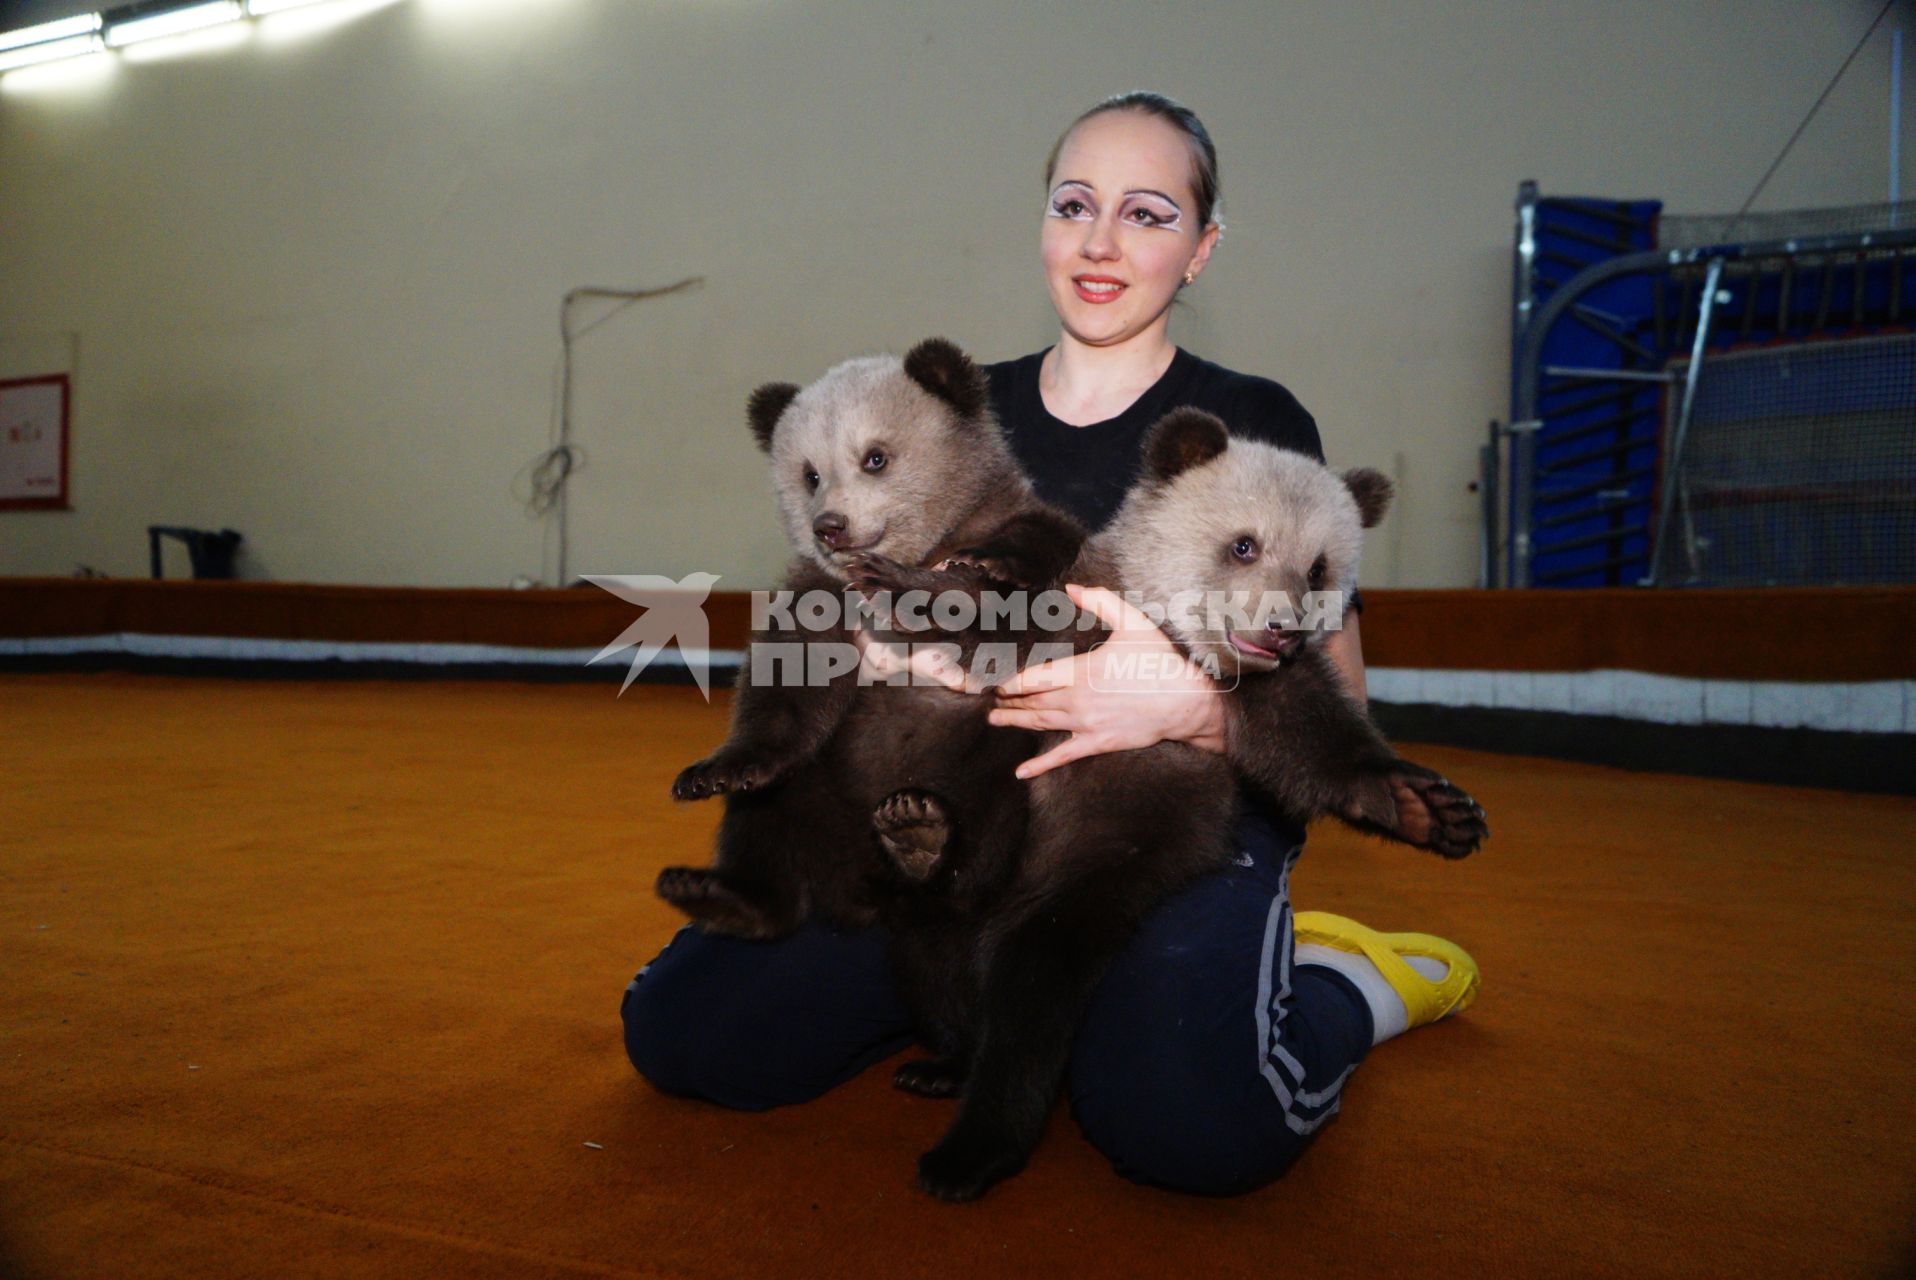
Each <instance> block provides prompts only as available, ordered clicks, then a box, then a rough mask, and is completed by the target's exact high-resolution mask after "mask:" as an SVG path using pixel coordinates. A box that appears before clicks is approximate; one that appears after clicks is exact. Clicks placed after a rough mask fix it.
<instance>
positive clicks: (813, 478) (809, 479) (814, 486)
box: [805, 467, 818, 493]
mask: <svg viewBox="0 0 1916 1280" xmlns="http://www.w3.org/2000/svg"><path fill="white" fill-rule="evenodd" d="M805 487H806V488H807V489H810V490H812V491H813V492H814V493H816V492H817V491H818V472H816V471H814V470H812V469H811V468H810V467H806V468H805Z"/></svg>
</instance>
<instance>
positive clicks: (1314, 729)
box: [858, 410, 1486, 1199]
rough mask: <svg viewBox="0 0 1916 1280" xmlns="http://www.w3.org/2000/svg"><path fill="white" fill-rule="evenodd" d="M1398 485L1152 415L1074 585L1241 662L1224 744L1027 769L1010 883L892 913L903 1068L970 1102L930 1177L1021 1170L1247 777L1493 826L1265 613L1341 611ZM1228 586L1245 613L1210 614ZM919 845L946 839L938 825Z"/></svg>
mask: <svg viewBox="0 0 1916 1280" xmlns="http://www.w3.org/2000/svg"><path fill="white" fill-rule="evenodd" d="M1389 498H1390V485H1389V482H1388V481H1387V480H1386V479H1385V478H1384V477H1383V476H1381V475H1379V474H1378V473H1376V472H1374V471H1365V470H1358V471H1353V472H1350V473H1347V474H1346V475H1344V476H1339V475H1337V474H1336V473H1335V472H1332V471H1331V470H1330V469H1329V468H1327V467H1325V466H1324V465H1323V464H1322V463H1320V462H1318V461H1316V460H1315V459H1312V458H1308V457H1305V456H1304V455H1302V454H1298V453H1293V452H1288V451H1285V450H1280V449H1277V448H1274V447H1272V446H1270V445H1267V444H1263V443H1260V442H1256V441H1248V440H1240V439H1232V438H1230V436H1229V435H1228V433H1227V431H1226V429H1225V427H1224V424H1223V423H1222V422H1220V421H1219V420H1218V419H1216V418H1214V417H1212V416H1211V415H1209V414H1205V413H1202V412H1198V411H1195V410H1179V411H1177V412H1174V413H1172V414H1170V415H1168V416H1167V417H1166V418H1165V419H1164V420H1162V421H1161V422H1159V423H1158V424H1157V425H1156V426H1155V427H1154V428H1153V429H1152V432H1151V434H1150V436H1149V437H1148V438H1147V441H1146V446H1145V457H1144V466H1143V470H1142V474H1141V477H1140V479H1139V480H1138V482H1137V483H1136V485H1135V486H1134V487H1133V489H1132V490H1131V492H1130V494H1129V495H1128V496H1127V498H1126V500H1125V503H1124V506H1123V507H1122V508H1121V509H1120V511H1119V512H1118V515H1117V516H1116V517H1115V518H1114V520H1113V521H1112V523H1111V524H1110V525H1109V526H1108V527H1107V528H1106V529H1105V530H1104V531H1103V532H1102V533H1100V534H1099V535H1098V536H1097V537H1095V538H1094V539H1092V540H1091V541H1090V542H1089V543H1088V544H1087V545H1086V547H1085V549H1084V552H1083V554H1082V556H1081V558H1080V560H1079V561H1078V562H1077V564H1076V565H1074V566H1073V567H1072V569H1071V570H1070V572H1069V573H1068V575H1067V577H1068V579H1069V580H1071V581H1074V582H1079V583H1083V584H1085V585H1089V586H1102V587H1108V588H1111V589H1113V590H1117V591H1121V592H1124V593H1126V594H1128V595H1130V596H1132V598H1133V599H1135V600H1137V601H1138V602H1139V603H1141V605H1142V606H1143V607H1145V608H1146V609H1147V610H1150V609H1152V608H1154V607H1155V608H1156V609H1158V610H1161V611H1162V616H1163V618H1164V621H1163V623H1162V626H1163V629H1164V631H1165V633H1166V635H1167V636H1169V638H1170V639H1171V640H1172V642H1173V643H1174V644H1175V645H1176V646H1177V647H1178V648H1179V649H1180V650H1181V651H1182V652H1183V653H1184V654H1185V655H1186V656H1187V657H1189V658H1191V659H1193V660H1196V661H1198V662H1199V663H1200V664H1201V665H1203V666H1204V667H1205V669H1206V670H1210V671H1214V672H1217V673H1219V674H1220V675H1223V676H1225V677H1226V678H1225V679H1224V680H1222V681H1221V682H1220V685H1221V688H1220V697H1221V699H1222V708H1223V713H1224V723H1225V726H1226V742H1227V749H1226V754H1225V755H1222V756H1220V755H1216V754H1213V753H1211V752H1208V751H1204V750H1201V749H1198V748H1196V747H1192V746H1189V745H1186V744H1184V743H1178V742H1162V743H1159V744H1157V745H1156V746H1153V747H1148V748H1145V749H1143V750H1136V751H1123V752H1116V753H1111V754H1106V755H1098V756H1092V757H1088V758H1085V759H1081V760H1077V761H1074V762H1072V763H1070V764H1067V765H1064V766H1063V767H1061V768H1058V769H1055V770H1053V771H1051V772H1049V773H1046V774H1043V775H1041V776H1040V777H1038V778H1036V779H1035V780H1033V781H1032V783H1031V784H1030V787H1029V791H1028V801H1027V810H1028V813H1027V830H1026V836H1025V841H1024V844H1023V845H1022V847H1021V849H1020V851H1019V853H1018V856H1017V859H1016V861H1015V864H1014V865H1013V867H1012V869H1011V872H1010V875H1009V877H1008V878H1007V879H1005V880H1004V881H1003V882H1002V883H1001V884H999V885H997V886H995V887H994V888H992V889H991V890H990V891H989V892H988V893H987V894H986V895H985V896H983V897H981V898H980V897H972V898H946V899H940V898H938V897H937V896H935V895H922V896H920V897H918V898H916V899H913V900H911V904H910V905H911V910H912V911H913V912H914V913H915V919H913V922H912V927H910V928H909V929H896V928H895V930H894V932H895V937H896V942H895V958H896V959H898V960H899V961H900V963H901V967H903V968H905V969H906V970H907V971H908V972H909V971H911V970H913V969H916V970H917V973H918V977H917V979H916V981H914V982H911V983H910V984H909V986H908V989H915V990H917V991H919V992H924V993H931V994H932V996H933V997H934V998H936V1003H934V1004H933V1005H931V1007H930V1008H929V1009H921V1010H920V1014H921V1017H923V1018H924V1020H925V1022H926V1025H927V1026H928V1028H929V1029H930V1031H931V1047H932V1048H933V1050H934V1051H935V1052H936V1053H937V1055H938V1056H937V1057H936V1058H935V1059H932V1060H930V1061H926V1062H918V1063H911V1064H907V1065H906V1066H905V1067H903V1068H901V1069H900V1070H899V1072H898V1075H897V1077H896V1080H897V1083H898V1084H899V1086H900V1087H902V1088H906V1089H910V1090H912V1091H914V1092H920V1093H927V1094H939V1095H946V1094H953V1093H962V1094H963V1095H964V1096H963V1101H962V1102H961V1103H960V1105H959V1110H958V1114H957V1116H956V1118H955V1120H954V1122H953V1124H952V1126H951V1128H950V1130H949V1131H948V1132H947V1133H946V1134H945V1136H944V1138H943V1139H942V1140H940V1142H939V1143H938V1144H937V1145H936V1146H935V1147H933V1148H932V1149H931V1150H930V1151H929V1152H927V1153H926V1154H925V1155H924V1157H923V1158H922V1159H921V1160H920V1162H919V1181H920V1183H921V1185H923V1186H924V1187H925V1188H926V1189H927V1190H929V1191H931V1192H933V1193H934V1194H936V1195H940V1196H943V1197H946V1198H950V1199H968V1198H970V1197H973V1196H976V1195H978V1194H980V1193H981V1192H982V1191H983V1190H984V1189H985V1188H986V1187H988V1186H990V1185H991V1184H992V1183H993V1182H995V1181H997V1180H998V1179H1000V1178H1003V1177H1005V1176H1007V1175H1009V1174H1011V1173H1014V1172H1016V1171H1017V1170H1018V1169H1019V1168H1020V1167H1022V1166H1023V1164H1024V1163H1025V1160H1026V1159H1027V1158H1028V1156H1029V1155H1030V1152H1031V1151H1032V1149H1033V1148H1034V1147H1035V1146H1036V1144H1037V1142H1038V1139H1039V1137H1040V1135H1041V1134H1042V1132H1043V1129H1044V1125H1045V1121H1046V1117H1047V1115H1048V1114H1049V1112H1050V1109H1051V1107H1052V1105H1053V1103H1054V1102H1055V1100H1056V1098H1057V1094H1058V1091H1059V1089H1060V1087H1061V1085H1062V1082H1063V1077H1064V1070H1065V1065H1066V1062H1067V1059H1068V1057H1069V1053H1070V1045H1071V1041H1072V1038H1073V1036H1074V1035H1075V1033H1076V1030H1077V1027H1078V1024H1079V1022H1080V1020H1081V1019H1082V1017H1083V1013H1084V1010H1085V1008H1086V1006H1087V1004H1088V1002H1089V1000H1090V997H1091V993H1092V991H1093V989H1094V987H1095V986H1096V985H1097V982H1098V980H1099V978H1100V977H1102V975H1103V974H1104V972H1105V969H1106V968H1107V966H1108V964H1109V961H1110V960H1111V958H1112V957H1113V956H1114V955H1115V954H1116V953H1117V951H1118V949H1119V948H1121V947H1122V946H1123V945H1124V943H1125V942H1126V940H1128V939H1129V938H1130V936H1131V935H1132V934H1133V933H1134V932H1135V931H1136V928H1137V926H1138V924H1139V923H1140V922H1141V921H1142V920H1143V918H1144V916H1145V914H1146V913H1147V912H1148V911H1149V910H1150V909H1151V908H1152V907H1154V906H1156V905H1157V904H1158V903H1160V902H1163V901H1164V900H1165V899H1166V898H1168V897H1170V896H1171V895H1172V894H1174V893H1176V892H1177V891H1178V890H1179V889H1180V888H1182V887H1184V886H1185V885H1187V884H1189V883H1190V882H1191V881H1192V880H1194V879H1196V878H1197V877H1198V876H1201V875H1203V874H1205V873H1206V872H1208V871H1211V870H1214V869H1216V868H1219V867H1221V866H1223V865H1224V864H1225V863H1226V862H1227V861H1229V859H1230V857H1231V854H1232V852H1233V843H1232V833H1233V830H1234V826H1235V819H1236V802H1237V780H1238V778H1240V777H1241V778H1243V779H1244V780H1245V781H1246V782H1247V783H1248V784H1249V785H1250V786H1251V787H1253V788H1254V789H1255V790H1257V791H1259V792H1262V793H1263V795H1264V796H1265V797H1266V798H1267V799H1268V801H1269V802H1270V803H1271V804H1273V805H1274V806H1275V807H1276V808H1277V809H1278V810H1279V811H1280V812H1282V813H1283V814H1284V815H1285V816H1287V817H1289V818H1291V819H1293V820H1295V821H1297V822H1299V823H1303V822H1308V821H1310V820H1311V819H1314V818H1317V817H1321V816H1325V815H1329V816H1333V817H1337V818H1340V819H1342V820H1344V821H1346V822H1349V823H1351V824H1352V825H1354V826H1357V827H1359V828H1360V829H1363V830H1366V831H1371V832H1374V833H1377V834H1380V835H1384V836H1388V837H1390V838H1392V839H1396V840H1400V841H1403V842H1405V843H1409V844H1412V845H1416V846H1418V847H1422V848H1426V849H1429V850H1431V851H1433V852H1436V853H1438V854H1441V855H1442V856H1445V857H1450V858H1455V857H1462V856H1463V855H1465V854H1467V853H1469V852H1471V851H1472V850H1473V849H1475V848H1476V847H1477V845H1478V844H1479V842H1480V841H1481V840H1482V839H1483V838H1484V836H1485V834H1486V829H1485V827H1484V822H1483V811H1482V810H1481V809H1480V808H1478V807H1477V805H1476V803H1475V802H1474V801H1472V800H1471V798H1470V797H1469V796H1468V795H1465V794H1464V793H1463V792H1462V791H1460V790H1458V789H1457V788H1456V787H1454V786H1452V785H1451V784H1450V783H1449V782H1448V781H1446V780H1445V779H1443V778H1440V777H1438V776H1437V775H1436V774H1435V773H1433V772H1431V771H1430V770H1428V769H1425V768H1423V767H1421V766H1419V765H1415V764H1412V763H1410V762H1408V761H1406V760H1403V759H1402V758H1400V757H1399V756H1398V755H1397V754H1396V752H1395V751H1393V750H1392V749H1391V747H1390V746H1389V744H1388V743H1386V742H1385V741H1384V739H1383V737H1382V735H1381V734H1379V733H1378V731H1377V729H1376V727H1375V725H1374V724H1373V723H1372V722H1371V720H1370V718H1369V717H1368V715H1366V714H1365V712H1364V711H1363V709H1362V708H1361V707H1359V705H1358V704H1357V703H1356V702H1355V701H1354V700H1352V699H1351V697H1350V696H1349V695H1348V694H1347V693H1346V692H1345V690H1344V687H1343V685H1342V683H1341V677H1339V675H1338V674H1337V672H1336V671H1335V670H1334V668H1333V667H1332V666H1331V664H1330V660H1329V659H1328V657H1326V656H1325V654H1324V653H1323V652H1322V651H1321V649H1320V647H1319V646H1320V635H1319V632H1318V631H1317V630H1316V629H1314V627H1313V626H1311V625H1309V619H1310V618H1311V614H1310V612H1309V610H1308V608H1306V610H1305V613H1304V620H1302V621H1300V619H1299V618H1298V616H1297V612H1296V609H1294V608H1292V609H1278V608H1269V609H1267V608H1265V607H1263V606H1264V605H1265V604H1266V603H1269V602H1273V601H1275V600H1276V599H1277V598H1280V597H1281V598H1282V600H1283V601H1284V602H1286V603H1293V604H1296V605H1299V606H1308V604H1309V603H1310V602H1311V600H1312V597H1313V595H1314V594H1315V593H1326V592H1328V593H1335V595H1334V597H1333V599H1332V600H1331V601H1330V602H1329V604H1330V605H1331V606H1332V607H1335V606H1336V604H1338V603H1341V594H1342V593H1344V592H1348V590H1349V589H1350V588H1351V586H1352V585H1354V583H1355V581H1356V569H1357V561H1358V553H1359V550H1360V548H1361V544H1362V532H1363V529H1364V528H1366V527H1368V526H1370V525H1373V524H1375V523H1376V522H1377V521H1378V520H1379V519H1380V518H1381V517H1382V515H1383V513H1384V509H1385V507H1386V506H1387V504H1388V502H1389ZM858 576H859V578H860V579H861V581H862V582H864V583H865V584H866V585H868V586H871V587H874V588H888V589H893V590H897V589H902V588H905V587H918V588H921V589H922V588H937V587H944V588H962V586H963V583H962V581H961V580H960V579H959V578H957V577H954V576H952V575H949V574H940V573H938V572H937V571H936V570H923V569H910V568H907V567H904V566H898V565H891V566H887V565H884V564H879V563H875V562H874V560H873V559H872V558H870V557H867V559H866V560H865V561H864V562H862V563H861V565H860V566H859V569H858ZM1194 596H1195V597H1196V599H1195V600H1194V599H1193V597H1194ZM1317 599H1318V600H1319V602H1323V598H1322V597H1321V596H1318V597H1317ZM1213 600H1215V601H1217V602H1218V603H1219V604H1230V603H1235V604H1238V605H1240V606H1241V608H1240V609H1239V610H1238V611H1237V612H1231V611H1228V610H1225V609H1222V608H1220V609H1217V610H1215V611H1213V610H1211V609H1210V608H1208V604H1209V602H1210V601H1213ZM1321 616H1322V617H1323V619H1324V621H1329V620H1330V619H1331V618H1341V609H1337V610H1336V612H1334V613H1332V612H1327V613H1326V614H1325V615H1321ZM1074 634H1075V635H1077V636H1078V637H1080V638H1081V641H1080V647H1085V646H1086V645H1087V644H1089V643H1094V642H1095V638H1096V637H1095V633H1094V632H1091V631H1088V630H1082V629H1076V630H1074ZM1060 736H1061V735H1056V734H1048V735H1046V736H1045V739H1044V741H1043V742H1042V744H1041V746H1042V747H1043V748H1049V747H1051V746H1052V745H1055V742H1056V741H1057V740H1058V739H1059V738H1060ZM927 843H928V844H930V845H931V847H933V848H936V840H935V835H933V836H930V837H928V840H927ZM960 866H962V859H961V860H960ZM906 918H911V917H906ZM920 998H921V999H922V998H925V997H922V996H921V997H920Z"/></svg>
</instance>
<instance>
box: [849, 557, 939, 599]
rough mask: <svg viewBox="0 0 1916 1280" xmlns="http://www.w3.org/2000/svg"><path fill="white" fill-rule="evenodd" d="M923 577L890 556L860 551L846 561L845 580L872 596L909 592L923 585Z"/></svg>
mask: <svg viewBox="0 0 1916 1280" xmlns="http://www.w3.org/2000/svg"><path fill="white" fill-rule="evenodd" d="M922 576H923V575H922V574H921V573H919V572H918V571H916V570H912V569H908V568H906V567H905V566H904V565H902V564H900V563H898V561H896V560H893V559H891V558H890V557H889V556H881V555H879V554H877V553H876V552H872V551H860V552H858V553H856V554H855V555H852V556H850V557H848V558H847V559H846V561H845V580H846V581H847V582H849V583H851V584H852V585H853V586H854V587H857V588H858V589H859V590H860V591H862V592H864V593H865V594H867V595H870V594H872V593H874V592H878V591H909V590H911V589H912V588H913V587H914V586H919V585H921V584H920V583H919V582H917V581H916V579H918V578H920V577H922Z"/></svg>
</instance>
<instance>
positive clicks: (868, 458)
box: [865, 449, 889, 471]
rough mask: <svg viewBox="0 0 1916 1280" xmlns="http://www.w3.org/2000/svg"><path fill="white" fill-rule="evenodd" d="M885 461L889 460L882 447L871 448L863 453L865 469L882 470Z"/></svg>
mask: <svg viewBox="0 0 1916 1280" xmlns="http://www.w3.org/2000/svg"><path fill="white" fill-rule="evenodd" d="M887 461H889V459H887V458H886V457H885V451H884V450H883V449H873V450H872V451H871V452H870V453H868V454H866V455H865V470H867V471H883V470H884V469H885V463H886V462H887Z"/></svg>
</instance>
